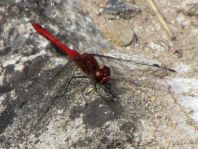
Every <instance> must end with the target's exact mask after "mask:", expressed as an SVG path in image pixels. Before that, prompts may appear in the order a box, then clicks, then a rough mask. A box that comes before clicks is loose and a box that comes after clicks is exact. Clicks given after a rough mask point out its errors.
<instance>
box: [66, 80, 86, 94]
mask: <svg viewBox="0 0 198 149" xmlns="http://www.w3.org/2000/svg"><path fill="white" fill-rule="evenodd" d="M79 78H88V77H87V76H72V77H71V78H70V80H69V81H68V83H67V85H66V87H65V89H64V92H63V94H62V95H63V96H64V95H65V93H66V92H67V89H68V87H69V85H70V83H71V81H72V80H74V79H79Z"/></svg>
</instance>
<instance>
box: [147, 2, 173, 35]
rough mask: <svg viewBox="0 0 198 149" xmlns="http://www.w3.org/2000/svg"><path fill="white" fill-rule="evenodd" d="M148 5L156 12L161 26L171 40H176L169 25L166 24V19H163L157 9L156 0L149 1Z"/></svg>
mask: <svg viewBox="0 0 198 149" xmlns="http://www.w3.org/2000/svg"><path fill="white" fill-rule="evenodd" d="M148 3H149V4H150V7H151V8H152V9H153V11H154V12H155V15H156V16H157V18H158V20H159V22H160V24H161V26H162V27H163V28H164V30H165V31H166V33H167V34H168V36H169V37H170V38H171V39H174V38H175V36H174V35H173V33H172V31H171V29H170V27H169V26H168V24H167V23H166V21H165V20H164V18H163V17H162V15H161V13H160V11H159V9H158V8H157V6H156V4H155V2H154V0H148Z"/></svg>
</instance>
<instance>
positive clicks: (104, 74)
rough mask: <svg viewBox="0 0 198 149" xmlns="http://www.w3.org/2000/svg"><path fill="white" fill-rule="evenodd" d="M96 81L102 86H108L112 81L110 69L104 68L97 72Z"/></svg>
mask: <svg viewBox="0 0 198 149" xmlns="http://www.w3.org/2000/svg"><path fill="white" fill-rule="evenodd" d="M95 80H97V82H99V83H101V84H106V83H107V82H108V81H109V80H110V69H109V68H108V67H106V66H104V67H103V68H102V69H100V70H98V71H96V73H95Z"/></svg>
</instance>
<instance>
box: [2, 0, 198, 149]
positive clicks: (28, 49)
mask: <svg viewBox="0 0 198 149" xmlns="http://www.w3.org/2000/svg"><path fill="white" fill-rule="evenodd" d="M102 2H103V3H102ZM110 2H111V3H112V4H113V1H112V0H86V1H85V0H81V1H76V0H73V1H71V0H47V1H39V0H33V1H20V0H1V1H0V37H1V38H0V148H38V149H40V148H66V149H67V148H83V149H90V148H91V149H92V148H93V149H96V148H98V149H103V148H121V149H125V148H126V149H131V148H152V149H153V148H197V147H198V143H197V142H198V108H197V107H198V77H197V76H198V68H197V63H198V52H197V49H198V43H197V41H198V27H197V9H196V8H197V1H196V0H191V1H190V0H186V1H185V2H183V1H181V0H165V1H164V0H163V1H162V0H156V4H157V5H158V8H159V9H160V11H161V13H162V15H163V16H164V18H165V19H166V21H167V23H168V24H169V26H170V28H171V30H172V31H173V32H174V34H175V35H176V39H175V40H174V41H171V40H170V39H169V38H168V36H167V35H166V32H165V31H164V30H163V28H162V27H161V26H160V24H159V22H158V20H157V19H156V16H155V15H154V13H153V12H152V10H151V8H150V7H149V5H148V3H147V2H146V1H145V0H136V1H128V0H126V1H121V0H120V1H119V2H120V3H129V2H133V4H135V5H136V6H138V8H140V9H141V10H142V11H141V13H140V14H138V15H135V16H134V17H132V18H130V17H129V18H128V17H123V18H120V16H119V13H118V14H114V15H115V18H118V19H116V20H112V18H111V17H109V16H108V15H106V14H100V15H98V10H99V9H100V8H101V7H102V6H101V5H102V4H103V5H104V6H106V4H108V3H110ZM112 6H113V5H112ZM189 7H190V9H189ZM105 8H106V7H105ZM191 8H193V9H191ZM114 10H115V9H114ZM123 14H124V13H123ZM116 15H118V17H116ZM109 20H111V21H113V23H115V22H118V23H117V24H118V25H119V24H121V23H122V24H123V26H122V25H121V26H119V27H121V28H119V29H118V30H122V31H123V32H124V31H125V32H127V33H129V31H128V30H126V28H127V27H124V26H128V27H130V28H131V29H132V30H133V32H134V33H135V34H136V35H137V37H136V39H137V40H135V42H130V40H131V39H132V38H131V37H130V38H129V39H130V40H128V41H127V43H130V44H127V47H119V46H118V45H117V44H116V43H114V42H111V38H112V37H107V32H105V28H108V27H110V26H108V23H109ZM31 21H36V22H38V23H40V24H42V25H43V26H44V27H46V28H48V29H49V30H50V31H51V32H52V33H53V34H55V35H56V36H58V37H59V38H60V39H61V41H63V42H64V43H67V44H68V45H69V46H70V47H71V48H74V49H77V50H78V51H79V52H85V51H86V52H93V53H100V54H101V53H105V54H108V55H112V56H114V57H119V58H126V59H131V60H136V61H139V62H142V61H143V62H147V63H157V64H160V65H162V66H166V67H170V68H173V69H175V70H176V71H177V72H176V73H173V72H169V71H166V70H162V69H157V68H151V67H146V66H139V65H134V64H133V63H127V62H120V61H115V60H114V61H113V60H109V59H102V60H100V63H101V65H104V64H105V65H108V66H109V67H110V68H111V72H112V80H111V82H110V83H111V91H112V92H113V94H114V96H113V98H114V100H112V97H111V96H110V95H109V92H108V91H109V90H107V89H106V88H105V87H103V86H99V85H97V86H96V87H97V88H98V93H96V92H95V91H94V89H93V85H92V82H91V81H90V80H88V79H85V80H82V79H74V80H73V81H72V82H71V84H70V86H69V87H68V88H67V91H66V94H65V96H61V97H59V95H61V94H62V93H63V92H64V88H65V87H66V86H67V84H68V81H69V80H70V79H71V77H72V76H74V75H82V74H81V72H80V71H78V70H77V69H76V67H75V66H74V65H73V63H68V64H67V65H66V66H65V67H64V64H65V63H66V62H67V59H66V58H65V57H61V56H60V55H58V54H57V53H56V52H55V50H54V46H52V45H51V44H50V43H49V42H48V41H47V40H46V39H44V38H43V37H41V36H39V35H38V34H37V33H36V32H35V31H34V29H33V28H32V26H31V23H30V22H31ZM122 27H123V28H122ZM109 31H110V30H109ZM114 31H115V30H114ZM111 32H113V31H112V30H111ZM127 33H126V34H127ZM122 35H124V33H122ZM62 68H64V69H62ZM59 70H62V71H59ZM57 72H59V73H58V74H57ZM101 95H104V97H105V99H106V100H104V99H103V98H102V97H101ZM25 100H27V102H26V103H25V104H24V105H23V106H22V107H21V106H20V104H21V103H22V102H23V101H25ZM53 101H56V102H55V103H54V104H53V106H52V107H51V108H50V109H49V111H47V112H46V109H48V107H49V106H50V105H51V103H53Z"/></svg>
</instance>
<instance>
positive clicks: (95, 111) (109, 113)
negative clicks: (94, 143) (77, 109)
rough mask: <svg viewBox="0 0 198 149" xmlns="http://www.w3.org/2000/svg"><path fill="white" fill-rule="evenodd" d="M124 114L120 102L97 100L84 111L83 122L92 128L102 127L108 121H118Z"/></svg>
mask: <svg viewBox="0 0 198 149" xmlns="http://www.w3.org/2000/svg"><path fill="white" fill-rule="evenodd" d="M122 112H123V108H122V106H121V104H120V102H119V101H118V100H117V101H105V100H103V99H102V98H97V99H95V100H94V101H92V102H91V103H89V104H88V106H87V108H86V109H85V111H84V117H83V121H84V123H85V124H86V125H88V126H89V127H91V128H96V127H101V126H102V125H103V124H105V123H106V122H107V121H113V120H115V119H118V118H119V117H120V116H121V114H122Z"/></svg>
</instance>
